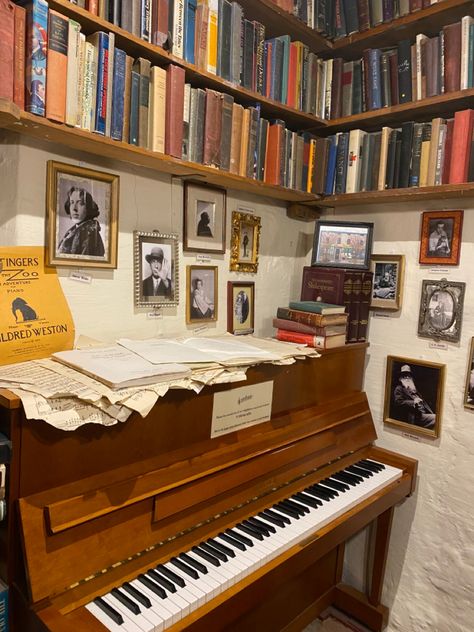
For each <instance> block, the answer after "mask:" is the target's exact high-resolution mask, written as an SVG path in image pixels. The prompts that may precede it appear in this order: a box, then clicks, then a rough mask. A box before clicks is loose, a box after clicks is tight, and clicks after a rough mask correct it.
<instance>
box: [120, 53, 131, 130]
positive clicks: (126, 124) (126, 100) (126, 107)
mask: <svg viewBox="0 0 474 632" xmlns="http://www.w3.org/2000/svg"><path fill="white" fill-rule="evenodd" d="M132 65H133V60H132V58H131V57H130V55H127V58H126V60H125V91H124V97H123V128H122V140H124V141H125V142H128V139H129V138H130V107H131V92H132Z"/></svg>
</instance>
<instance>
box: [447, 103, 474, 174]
mask: <svg viewBox="0 0 474 632" xmlns="http://www.w3.org/2000/svg"><path fill="white" fill-rule="evenodd" d="M473 123H474V110H462V111H461V112H456V114H455V115H454V130H453V140H452V152H451V164H450V168H449V184H459V183H461V182H467V174H468V171H469V155H470V152H471V138H472V126H473Z"/></svg>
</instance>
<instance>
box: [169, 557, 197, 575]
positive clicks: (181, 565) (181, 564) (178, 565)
mask: <svg viewBox="0 0 474 632" xmlns="http://www.w3.org/2000/svg"><path fill="white" fill-rule="evenodd" d="M170 562H171V564H173V565H174V566H176V568H179V569H180V570H182V571H183V573H186V575H189V577H192V578H193V579H199V573H198V572H197V571H195V570H194V568H191V567H190V566H188V565H187V564H185V563H184V562H182V561H181V560H180V559H178V558H177V557H172V558H171V559H170Z"/></svg>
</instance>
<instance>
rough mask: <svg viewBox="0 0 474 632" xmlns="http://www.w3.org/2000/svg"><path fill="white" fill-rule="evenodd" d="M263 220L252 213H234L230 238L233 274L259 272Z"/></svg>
mask: <svg viewBox="0 0 474 632" xmlns="http://www.w3.org/2000/svg"><path fill="white" fill-rule="evenodd" d="M260 230H261V219H260V217H257V216H256V215H252V214H251V213H244V212H241V211H233V213H232V233H231V238H230V267H229V269H230V270H231V271H233V272H253V273H255V272H257V270H258V253H259V248H260Z"/></svg>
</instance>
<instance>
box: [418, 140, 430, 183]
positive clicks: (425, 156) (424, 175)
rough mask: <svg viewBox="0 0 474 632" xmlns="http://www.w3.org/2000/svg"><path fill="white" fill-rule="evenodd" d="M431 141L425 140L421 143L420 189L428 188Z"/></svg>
mask: <svg viewBox="0 0 474 632" xmlns="http://www.w3.org/2000/svg"><path fill="white" fill-rule="evenodd" d="M430 146H431V139H427V140H423V141H422V143H421V159H420V187H426V186H428V166H429V162H430Z"/></svg>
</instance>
